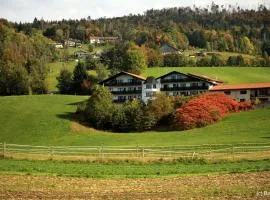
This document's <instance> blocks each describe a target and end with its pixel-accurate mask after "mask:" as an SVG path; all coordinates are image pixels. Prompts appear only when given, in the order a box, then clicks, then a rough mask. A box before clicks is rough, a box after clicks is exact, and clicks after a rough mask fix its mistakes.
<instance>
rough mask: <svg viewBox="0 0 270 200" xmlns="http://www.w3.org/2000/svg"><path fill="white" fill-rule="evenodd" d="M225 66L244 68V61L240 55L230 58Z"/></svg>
mask: <svg viewBox="0 0 270 200" xmlns="http://www.w3.org/2000/svg"><path fill="white" fill-rule="evenodd" d="M227 65H229V66H245V65H246V63H245V60H244V57H243V56H242V55H239V56H230V57H229V58H228V60H227Z"/></svg>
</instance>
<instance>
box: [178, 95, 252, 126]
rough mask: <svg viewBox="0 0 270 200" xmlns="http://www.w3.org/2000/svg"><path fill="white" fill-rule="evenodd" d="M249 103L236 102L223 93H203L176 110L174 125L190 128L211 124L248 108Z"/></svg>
mask: <svg viewBox="0 0 270 200" xmlns="http://www.w3.org/2000/svg"><path fill="white" fill-rule="evenodd" d="M250 106H251V104H249V103H237V102H236V101H235V100H233V99H231V98H230V97H228V96H226V95H225V94H215V93H205V94H202V95H200V96H198V97H197V98H193V99H191V100H190V101H189V102H188V103H186V104H184V105H182V106H181V107H180V108H178V109H177V110H176V116H175V126H176V127H177V128H178V129H181V130H183V129H192V128H196V127H202V126H206V125H208V124H213V123H215V122H216V121H218V120H220V119H221V118H223V117H224V116H225V115H226V114H228V113H231V112H237V111H239V110H246V109H250V108H251V107H250Z"/></svg>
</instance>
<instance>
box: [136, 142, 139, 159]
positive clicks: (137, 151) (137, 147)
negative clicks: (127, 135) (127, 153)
mask: <svg viewBox="0 0 270 200" xmlns="http://www.w3.org/2000/svg"><path fill="white" fill-rule="evenodd" d="M136 155H137V157H139V146H138V144H137V146H136Z"/></svg>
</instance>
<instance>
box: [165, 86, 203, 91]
mask: <svg viewBox="0 0 270 200" xmlns="http://www.w3.org/2000/svg"><path fill="white" fill-rule="evenodd" d="M160 90H161V91H179V90H208V86H191V87H167V88H161V89H160Z"/></svg>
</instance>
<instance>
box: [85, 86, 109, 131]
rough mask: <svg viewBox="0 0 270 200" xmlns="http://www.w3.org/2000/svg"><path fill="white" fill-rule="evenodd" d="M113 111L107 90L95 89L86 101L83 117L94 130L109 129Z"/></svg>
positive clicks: (104, 88) (102, 88) (103, 88)
mask: <svg viewBox="0 0 270 200" xmlns="http://www.w3.org/2000/svg"><path fill="white" fill-rule="evenodd" d="M113 110H114V104H113V102H112V94H111V92H110V91H109V89H108V88H106V87H97V88H96V89H95V90H94V91H93V93H92V95H91V97H90V98H89V99H88V101H87V105H86V108H85V115H86V118H87V119H88V120H89V122H90V123H91V124H92V125H93V126H94V127H95V128H99V129H109V128H110V120H111V119H112V113H113Z"/></svg>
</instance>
